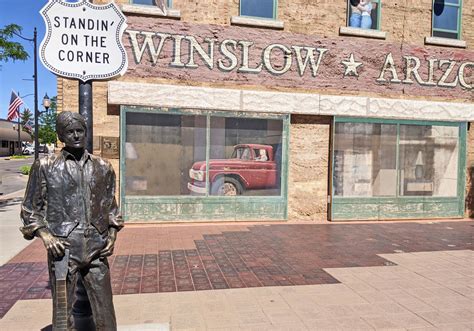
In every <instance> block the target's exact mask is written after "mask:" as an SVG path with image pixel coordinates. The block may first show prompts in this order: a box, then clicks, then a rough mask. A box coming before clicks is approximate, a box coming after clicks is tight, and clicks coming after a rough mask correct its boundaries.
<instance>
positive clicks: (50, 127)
mask: <svg viewBox="0 0 474 331" xmlns="http://www.w3.org/2000/svg"><path fill="white" fill-rule="evenodd" d="M56 99H57V98H56V97H52V98H51V106H50V107H49V109H48V111H47V112H45V113H43V114H41V116H40V118H39V122H40V124H41V126H40V128H39V131H38V137H39V141H40V144H55V143H56V142H57V141H58V137H57V135H56V117H57V113H56Z"/></svg>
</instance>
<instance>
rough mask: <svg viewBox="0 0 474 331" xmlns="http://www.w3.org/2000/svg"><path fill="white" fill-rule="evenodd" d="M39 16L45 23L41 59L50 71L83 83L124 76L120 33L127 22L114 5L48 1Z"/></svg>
mask: <svg viewBox="0 0 474 331" xmlns="http://www.w3.org/2000/svg"><path fill="white" fill-rule="evenodd" d="M40 13H41V15H42V17H43V19H44V21H45V24H46V35H45V37H44V39H43V41H42V42H41V46H40V58H41V61H42V62H43V65H44V66H45V67H46V68H48V69H49V70H50V71H52V72H53V73H55V74H57V75H59V76H63V77H67V78H76V79H80V80H82V81H87V80H102V79H109V78H112V77H115V76H118V75H123V74H124V73H125V71H126V70H127V67H128V60H127V54H126V52H125V49H124V47H123V44H122V34H123V32H124V31H125V29H126V27H127V23H126V18H125V16H124V15H123V14H122V12H121V11H120V9H119V8H118V7H117V6H116V5H115V4H114V3H109V4H107V5H94V4H91V3H89V2H88V1H87V0H82V1H78V2H66V1H64V0H49V2H48V3H47V4H46V5H45V6H44V7H43V8H42V9H41V11H40Z"/></svg>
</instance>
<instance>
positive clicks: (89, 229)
mask: <svg viewBox="0 0 474 331" xmlns="http://www.w3.org/2000/svg"><path fill="white" fill-rule="evenodd" d="M56 130H57V133H58V137H59V140H61V141H62V142H63V143H64V145H65V147H64V148H63V149H62V150H61V152H60V153H58V154H56V155H49V156H46V157H44V158H42V159H38V160H36V161H35V163H34V164H33V166H32V168H31V174H30V178H29V180H28V185H27V188H26V193H25V198H24V201H23V204H22V208H21V219H22V222H23V227H22V228H20V230H21V232H22V233H23V236H24V237H25V238H26V239H28V240H31V239H33V238H34V237H39V238H40V239H41V240H42V241H43V243H44V245H45V247H46V249H47V252H48V268H49V274H50V280H51V284H52V294H53V329H56V328H55V324H56V323H58V322H57V318H58V317H59V315H61V313H59V312H58V309H64V310H65V311H66V312H67V314H66V315H67V330H75V329H76V327H75V325H74V319H73V317H72V314H71V313H72V306H73V304H74V298H75V296H74V293H75V287H76V282H77V277H78V275H79V273H80V275H81V277H82V280H83V283H84V286H85V288H86V290H87V294H88V297H89V301H90V303H91V307H92V313H93V319H94V322H95V326H96V329H97V330H116V328H117V327H116V320H115V312H114V306H113V302H112V288H111V283H110V270H109V265H108V262H107V258H106V257H107V256H109V255H111V254H112V253H113V249H114V243H115V239H116V236H117V231H119V230H120V229H121V228H122V226H123V221H122V218H121V216H120V215H119V210H118V207H117V203H116V201H115V173H114V170H113V168H112V166H111V164H110V163H109V162H107V161H105V160H103V159H101V158H100V157H97V156H94V155H91V154H89V153H88V152H87V150H86V149H85V144H86V136H87V130H86V124H85V121H84V118H83V117H82V116H81V115H80V114H78V113H71V112H68V111H66V112H62V113H60V114H59V115H58V118H57V121H56ZM68 253H69V254H68ZM58 263H62V264H58ZM59 266H63V267H64V269H65V270H66V271H65V274H66V275H67V276H66V277H65V285H66V286H65V287H66V288H65V291H66V296H67V305H66V307H62V306H61V300H58V288H57V287H58V285H57V283H56V280H57V279H56V278H57V277H56V272H57V270H58V269H59ZM59 292H61V291H59ZM64 310H63V311H64ZM64 323H66V322H64Z"/></svg>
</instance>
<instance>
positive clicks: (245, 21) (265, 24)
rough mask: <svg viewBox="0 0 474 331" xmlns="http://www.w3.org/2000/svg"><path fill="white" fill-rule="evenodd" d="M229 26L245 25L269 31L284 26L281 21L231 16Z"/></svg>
mask: <svg viewBox="0 0 474 331" xmlns="http://www.w3.org/2000/svg"><path fill="white" fill-rule="evenodd" d="M230 24H233V25H246V26H254V27H260V28H271V29H283V28H284V27H285V24H284V23H283V21H277V20H271V19H264V18H258V17H247V16H232V17H231V18H230Z"/></svg>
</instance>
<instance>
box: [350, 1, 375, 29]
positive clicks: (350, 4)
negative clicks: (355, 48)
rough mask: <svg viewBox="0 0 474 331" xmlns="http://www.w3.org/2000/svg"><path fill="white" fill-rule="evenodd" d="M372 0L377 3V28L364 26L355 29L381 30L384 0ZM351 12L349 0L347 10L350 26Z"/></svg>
mask: <svg viewBox="0 0 474 331" xmlns="http://www.w3.org/2000/svg"><path fill="white" fill-rule="evenodd" d="M372 2H374V3H376V4H377V8H378V10H377V27H376V28H375V29H362V28H354V29H362V30H375V31H380V25H381V24H380V22H381V20H382V0H372ZM350 12H351V3H350V0H347V10H346V13H347V14H346V27H351V26H349V20H350V16H351V14H350Z"/></svg>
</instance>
